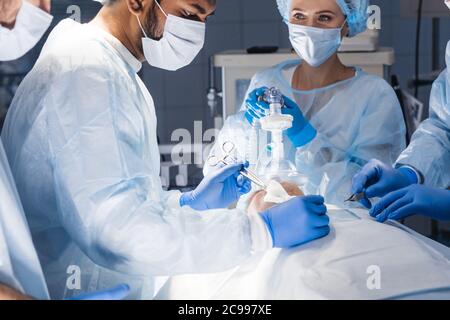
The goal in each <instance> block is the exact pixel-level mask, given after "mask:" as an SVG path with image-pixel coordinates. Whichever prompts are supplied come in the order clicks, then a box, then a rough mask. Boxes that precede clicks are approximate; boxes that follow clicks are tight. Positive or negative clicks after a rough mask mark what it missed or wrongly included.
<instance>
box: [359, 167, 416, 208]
mask: <svg viewBox="0 0 450 320" xmlns="http://www.w3.org/2000/svg"><path fill="white" fill-rule="evenodd" d="M417 182H418V181H417V176H416V174H415V172H414V171H412V170H411V169H409V168H405V167H403V168H400V169H394V168H393V167H391V166H389V165H387V164H384V163H383V162H381V161H379V160H376V159H372V160H370V161H369V162H368V163H367V164H366V165H365V166H364V168H362V170H361V171H360V172H359V173H357V174H356V175H355V176H354V177H353V185H352V192H353V193H354V194H356V193H362V192H364V194H365V196H366V198H365V199H362V200H361V201H360V202H361V204H362V205H364V206H365V207H366V208H368V209H370V208H371V207H372V205H371V203H370V201H369V200H368V199H370V198H375V197H383V196H384V195H386V194H388V193H389V192H391V191H395V190H398V189H401V188H404V187H407V186H409V185H411V184H415V183H417Z"/></svg>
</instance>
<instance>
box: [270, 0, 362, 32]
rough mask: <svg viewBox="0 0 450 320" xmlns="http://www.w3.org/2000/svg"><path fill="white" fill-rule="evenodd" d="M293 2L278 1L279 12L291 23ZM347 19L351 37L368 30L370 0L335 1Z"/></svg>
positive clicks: (287, 0) (286, 0) (288, 0)
mask: <svg viewBox="0 0 450 320" xmlns="http://www.w3.org/2000/svg"><path fill="white" fill-rule="evenodd" d="M291 1H292V0H277V4H278V10H280V13H281V16H282V17H283V20H284V21H285V22H286V23H287V22H288V21H289V11H290V9H291ZM335 1H336V3H337V4H338V5H339V7H340V8H341V10H342V12H343V13H344V15H345V16H346V17H347V24H348V28H349V35H348V36H349V37H354V36H356V35H357V34H358V33H361V32H364V31H365V30H366V28H367V18H368V13H367V7H368V6H369V1H368V0H335Z"/></svg>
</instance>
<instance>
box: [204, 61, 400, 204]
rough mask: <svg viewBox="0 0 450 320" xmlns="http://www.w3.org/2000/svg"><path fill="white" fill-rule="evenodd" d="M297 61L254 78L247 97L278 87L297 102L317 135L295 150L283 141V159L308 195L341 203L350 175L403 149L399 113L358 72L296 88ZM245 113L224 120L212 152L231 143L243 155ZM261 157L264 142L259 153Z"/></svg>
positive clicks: (375, 82) (385, 93)
mask: <svg viewBox="0 0 450 320" xmlns="http://www.w3.org/2000/svg"><path fill="white" fill-rule="evenodd" d="M299 63H301V62H300V61H286V62H283V63H281V64H279V65H277V66H274V67H272V68H269V69H267V70H264V71H262V72H260V73H258V74H256V75H255V76H254V77H253V79H252V81H251V84H250V87H249V89H248V93H250V92H251V91H252V90H254V89H255V88H259V87H264V86H265V87H277V88H279V89H280V90H281V92H282V93H283V94H284V95H286V96H288V97H289V98H291V99H293V100H294V101H296V102H297V104H298V105H299V106H300V108H301V110H302V112H303V114H304V116H305V117H306V118H307V119H308V120H309V121H310V123H311V124H312V125H313V127H314V128H315V129H316V130H317V132H318V135H317V137H316V138H315V139H314V140H313V141H312V142H311V143H309V144H308V145H306V146H303V147H300V148H297V149H294V147H293V146H292V145H291V144H290V142H289V139H288V138H287V137H285V139H284V140H285V150H286V157H288V158H289V159H290V160H291V161H292V162H294V163H295V164H296V167H297V170H298V171H299V172H300V173H301V174H302V175H304V176H306V181H305V182H303V183H302V184H301V187H302V188H303V191H304V192H305V193H306V194H320V195H323V196H324V197H325V199H326V201H327V202H328V203H330V204H336V205H342V204H343V202H344V200H345V199H347V198H348V197H349V195H350V194H351V183H352V177H353V176H354V175H355V174H356V173H357V172H358V171H359V170H360V169H361V167H362V166H364V164H366V163H367V162H368V161H369V160H370V159H372V158H377V159H380V160H382V161H384V162H386V163H389V164H394V162H395V160H396V159H397V157H398V156H399V154H400V152H401V151H402V150H403V149H404V148H405V132H406V129H405V124H404V119H403V115H402V110H401V107H400V104H399V102H398V99H397V96H396V94H395V92H394V90H393V89H392V88H391V87H390V86H389V84H388V83H387V82H386V81H385V80H383V79H381V78H380V77H378V76H374V75H369V74H367V73H366V72H364V71H362V70H361V69H360V68H355V76H354V77H352V78H350V79H348V80H344V81H340V82H337V83H335V84H332V85H329V86H326V87H323V88H320V89H316V90H308V91H304V90H295V89H293V88H292V86H291V83H292V81H291V80H292V77H293V74H294V71H295V68H296V67H297V66H298V65H299ZM248 93H247V95H248ZM244 110H245V105H243V106H242V108H241V112H239V113H237V114H235V115H233V116H230V117H229V118H228V119H227V120H226V121H225V124H224V128H223V129H222V130H221V132H220V134H219V136H218V138H217V140H216V141H217V143H216V144H215V145H214V147H213V148H212V150H211V154H214V155H218V154H219V155H220V154H222V151H221V148H220V146H221V145H222V144H223V143H224V142H226V141H233V142H234V143H235V145H236V149H237V150H238V153H239V154H238V156H240V157H245V154H246V152H244V150H246V147H247V146H248V144H249V143H248V141H249V139H250V137H251V127H250V125H249V124H248V123H247V121H246V120H245V117H244ZM262 135H263V134H261V136H262ZM260 140H262V141H265V140H267V139H266V138H264V137H263V138H262V139H261V137H260ZM264 153H265V145H264V143H262V144H260V154H264ZM209 169H210V168H208V167H205V169H204V171H205V172H206V173H207V172H208V171H209ZM303 180H305V179H303Z"/></svg>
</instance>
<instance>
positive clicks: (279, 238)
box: [261, 196, 330, 248]
mask: <svg viewBox="0 0 450 320" xmlns="http://www.w3.org/2000/svg"><path fill="white" fill-rule="evenodd" d="M326 213H327V208H326V206H325V204H324V199H323V197H321V196H306V197H296V198H293V199H291V200H289V201H287V202H284V203H282V204H280V205H277V206H275V207H272V208H270V209H269V210H267V211H265V212H262V213H261V216H262V218H263V220H264V222H265V223H266V226H267V228H268V230H269V232H270V235H271V236H272V240H273V246H274V247H275V248H291V247H294V246H298V245H300V244H303V243H307V242H310V241H312V240H315V239H318V238H321V237H324V236H326V235H327V234H328V233H329V232H330V227H329V226H328V224H329V223H330V219H329V218H328V216H327V214H326Z"/></svg>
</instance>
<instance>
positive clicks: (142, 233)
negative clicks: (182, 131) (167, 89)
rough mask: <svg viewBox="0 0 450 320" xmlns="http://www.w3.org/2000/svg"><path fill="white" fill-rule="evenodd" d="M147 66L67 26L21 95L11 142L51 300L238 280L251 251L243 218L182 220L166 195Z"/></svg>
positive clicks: (87, 28)
mask: <svg viewBox="0 0 450 320" xmlns="http://www.w3.org/2000/svg"><path fill="white" fill-rule="evenodd" d="M140 68H141V63H140V62H139V61H138V60H137V59H136V58H135V57H134V56H133V55H132V54H131V53H130V52H129V51H128V50H127V49H126V48H125V47H124V46H123V45H122V44H121V43H120V42H119V41H118V40H117V39H116V38H114V37H113V36H111V35H110V34H109V33H106V32H105V31H103V30H102V29H100V28H98V27H96V26H93V25H91V24H86V25H85V24H79V23H77V22H75V21H73V20H70V19H67V20H63V21H62V22H60V24H59V25H58V26H57V27H56V28H55V29H54V30H53V31H52V33H51V34H50V36H49V39H48V41H47V42H46V44H45V46H44V48H43V51H42V53H41V55H40V57H39V59H38V61H37V63H36V65H35V66H34V68H33V70H32V71H31V72H30V73H29V74H28V76H27V77H26V78H25V79H24V81H23V82H22V84H21V86H20V87H19V89H18V91H17V93H16V96H15V98H14V101H13V103H12V105H11V107H10V110H9V112H8V115H7V119H6V123H5V127H4V130H3V132H2V140H3V143H4V146H5V150H6V153H7V156H8V159H9V162H10V165H11V170H12V173H13V175H14V179H15V181H16V184H17V188H18V191H19V194H20V196H21V198H22V202H23V206H24V209H25V213H26V215H27V218H28V222H29V224H30V229H31V232H32V236H33V241H34V243H35V245H36V249H37V251H38V254H39V258H40V261H41V263H42V267H43V269H44V273H45V277H46V280H47V283H48V286H49V290H50V294H51V297H52V298H57V299H58V298H62V297H65V296H73V295H75V294H77V293H79V292H90V291H94V290H100V289H106V288H109V287H111V286H113V285H116V284H118V283H123V282H125V283H128V284H129V285H130V286H131V288H132V297H133V298H152V297H153V295H154V291H155V290H156V289H157V287H156V284H155V283H156V282H155V279H154V277H155V276H166V275H174V274H180V273H191V272H214V271H222V270H225V269H227V268H231V267H233V266H235V265H236V264H238V263H239V262H241V261H242V260H243V259H246V258H247V257H248V256H249V255H250V253H251V250H252V241H251V239H252V238H251V230H250V221H249V218H248V217H247V215H246V213H245V212H244V211H241V210H214V211H206V212H203V213H199V212H196V211H194V210H191V209H190V208H187V207H182V208H180V206H179V198H180V193H179V192H165V191H163V190H162V187H161V181H160V178H159V171H160V154H159V150H158V145H157V136H156V129H157V128H156V125H157V124H156V115H155V108H154V104H153V100H152V97H151V95H150V93H149V92H148V90H147V89H146V87H145V85H144V84H143V83H142V81H141V80H140V78H139V76H138V74H137V72H138V71H139V69H140Z"/></svg>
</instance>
